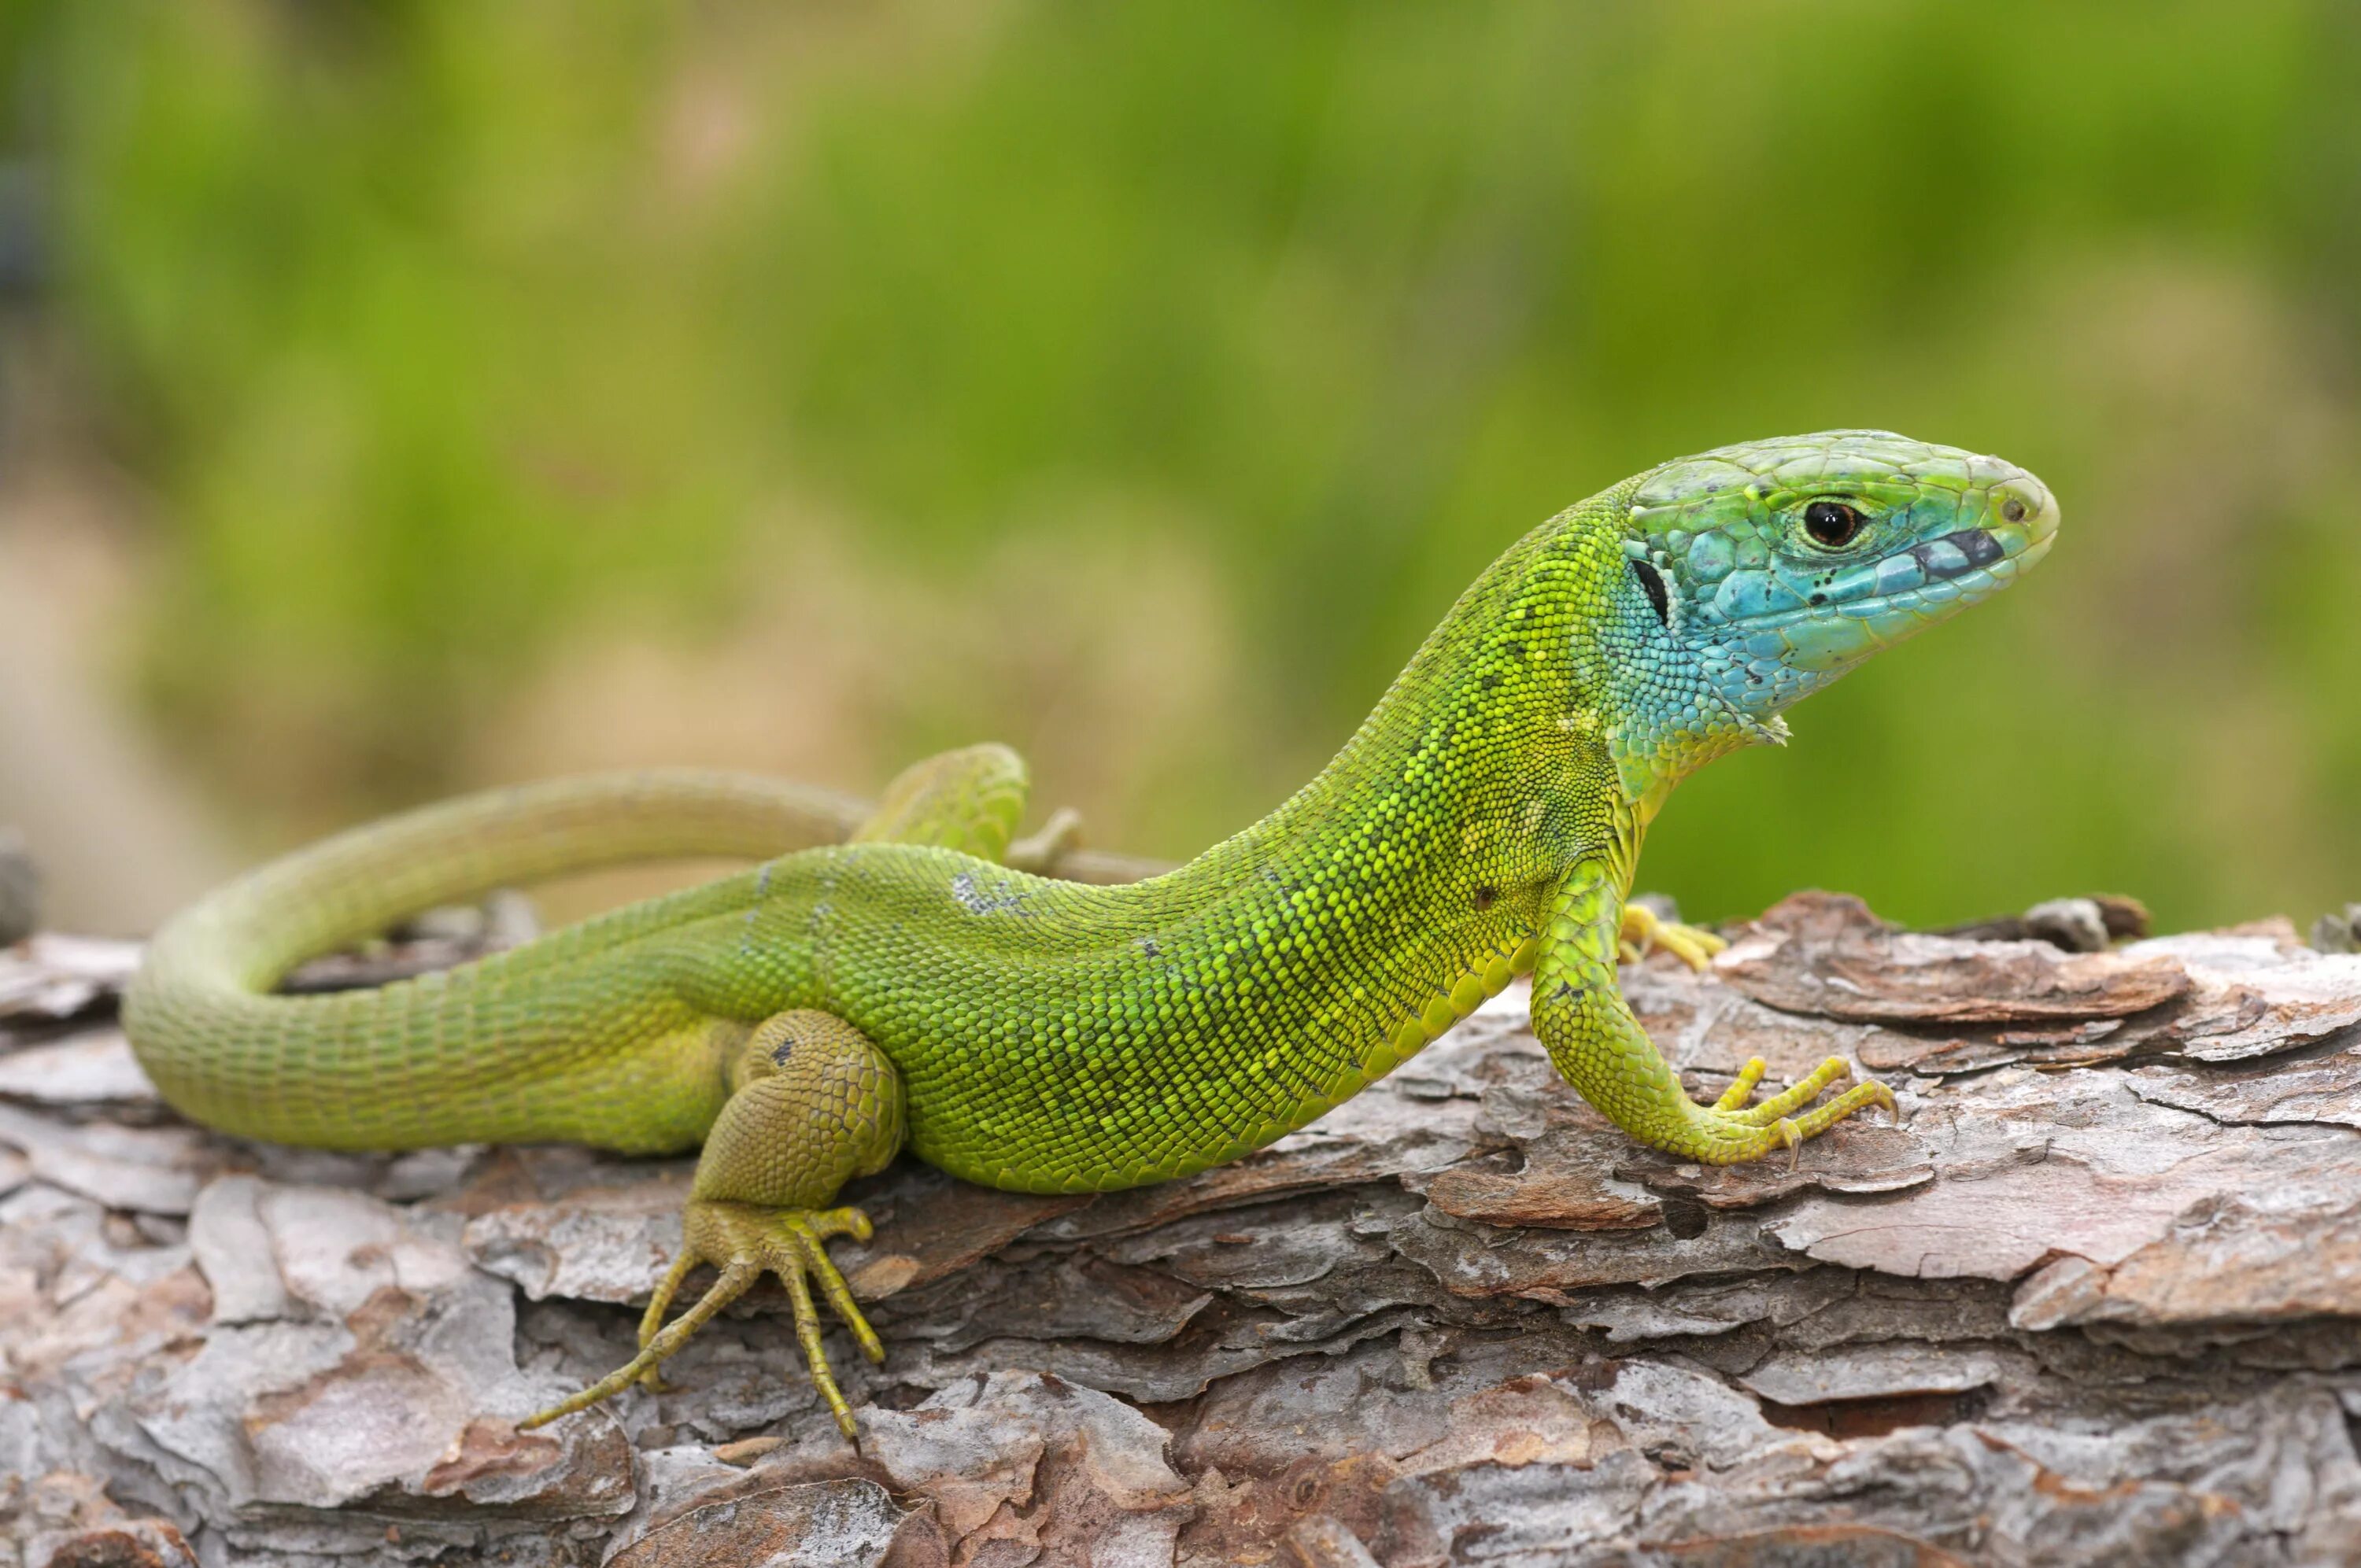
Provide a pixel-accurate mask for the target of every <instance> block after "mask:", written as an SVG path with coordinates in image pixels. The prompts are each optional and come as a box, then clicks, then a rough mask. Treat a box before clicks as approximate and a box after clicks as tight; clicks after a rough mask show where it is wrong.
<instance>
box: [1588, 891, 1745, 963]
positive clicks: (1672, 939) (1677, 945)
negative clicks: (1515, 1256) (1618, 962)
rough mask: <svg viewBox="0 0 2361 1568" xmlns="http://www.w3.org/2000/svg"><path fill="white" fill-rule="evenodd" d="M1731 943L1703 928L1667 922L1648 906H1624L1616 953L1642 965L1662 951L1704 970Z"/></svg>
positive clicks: (1626, 959)
mask: <svg viewBox="0 0 2361 1568" xmlns="http://www.w3.org/2000/svg"><path fill="white" fill-rule="evenodd" d="M1728 946H1730V944H1729V943H1728V942H1726V941H1724V940H1722V939H1721V938H1719V937H1717V936H1715V935H1714V934H1713V933H1712V932H1710V931H1708V930H1706V929H1705V928H1704V927H1701V926H1684V925H1682V924H1681V923H1680V922H1679V921H1677V920H1666V919H1664V917H1663V916H1659V915H1658V914H1657V913H1656V912H1655V911H1654V910H1653V909H1651V908H1649V907H1648V906H1647V905H1644V904H1627V905H1624V906H1623V927H1622V930H1621V931H1620V934H1619V937H1618V939H1617V943H1616V951H1617V954H1618V956H1619V957H1620V958H1621V959H1623V961H1624V962H1626V963H1638V962H1639V961H1640V960H1641V959H1643V958H1645V957H1647V956H1648V954H1650V953H1651V952H1653V951H1656V950H1657V949H1659V948H1661V949H1662V950H1664V951H1665V952H1667V953H1670V954H1672V955H1673V957H1675V958H1676V959H1680V960H1681V962H1683V963H1685V964H1686V965H1688V966H1689V968H1691V969H1693V970H1702V969H1704V968H1705V967H1706V966H1707V965H1708V964H1709V963H1711V962H1712V961H1713V955H1714V954H1716V953H1718V952H1719V951H1721V950H1722V948H1726V947H1728Z"/></svg>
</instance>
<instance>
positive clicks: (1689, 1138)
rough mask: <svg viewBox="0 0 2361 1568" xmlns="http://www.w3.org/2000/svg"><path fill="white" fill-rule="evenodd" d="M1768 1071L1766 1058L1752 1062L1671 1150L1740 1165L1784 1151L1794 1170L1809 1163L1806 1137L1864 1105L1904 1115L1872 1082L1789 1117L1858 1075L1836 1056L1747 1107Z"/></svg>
mask: <svg viewBox="0 0 2361 1568" xmlns="http://www.w3.org/2000/svg"><path fill="white" fill-rule="evenodd" d="M1767 1070H1769V1068H1768V1064H1767V1063H1765V1062H1764V1061H1763V1058H1761V1057H1755V1058H1752V1059H1751V1060H1749V1061H1748V1062H1747V1064H1746V1065H1745V1066H1744V1067H1742V1068H1741V1069H1739V1072H1738V1077H1737V1078H1736V1079H1734V1080H1731V1083H1730V1087H1729V1088H1728V1089H1726V1090H1724V1091H1722V1094H1721V1098H1720V1099H1719V1100H1716V1101H1715V1102H1713V1103H1712V1104H1710V1105H1699V1106H1696V1107H1694V1112H1695V1113H1694V1114H1693V1115H1691V1116H1689V1117H1686V1118H1685V1119H1684V1122H1683V1124H1682V1126H1681V1129H1680V1131H1679V1132H1678V1133H1677V1134H1675V1136H1674V1138H1673V1140H1672V1141H1671V1143H1670V1144H1668V1145H1667V1146H1668V1147H1669V1148H1670V1149H1671V1152H1673V1153H1674V1154H1676V1155H1681V1156H1684V1157H1687V1158H1690V1159H1695V1160H1700V1161H1703V1162H1704V1163H1705V1164H1707V1165H1737V1164H1739V1163H1741V1161H1745V1160H1750V1159H1761V1158H1762V1157H1763V1156H1764V1155H1766V1154H1769V1153H1770V1152H1771V1151H1772V1150H1773V1149H1779V1148H1784V1149H1787V1150H1789V1151H1791V1152H1792V1154H1793V1156H1794V1158H1793V1159H1792V1160H1791V1161H1790V1163H1789V1168H1791V1169H1792V1168H1794V1166H1795V1163H1796V1162H1799V1161H1801V1159H1802V1158H1803V1149H1804V1140H1805V1139H1806V1138H1810V1137H1817V1136H1818V1135H1820V1134H1822V1133H1825V1132H1827V1131H1828V1129H1829V1128H1830V1127H1833V1126H1835V1125H1836V1124H1838V1123H1839V1122H1841V1121H1843V1120H1844V1119H1845V1118H1846V1117H1847V1116H1850V1115H1851V1114H1852V1113H1854V1112H1856V1111H1858V1110H1860V1109H1861V1107H1862V1106H1864V1105H1882V1106H1883V1107H1884V1108H1885V1113H1886V1114H1887V1115H1888V1116H1898V1115H1899V1114H1900V1112H1899V1109H1898V1107H1896V1106H1895V1104H1894V1091H1892V1090H1890V1089H1888V1088H1886V1087H1885V1085H1883V1083H1880V1082H1878V1081H1877V1080H1875V1079H1872V1080H1869V1081H1868V1082H1867V1083H1857V1084H1854V1085H1853V1086H1852V1087H1851V1088H1850V1089H1848V1090H1846V1091H1844V1092H1843V1093H1842V1094H1839V1095H1838V1096H1837V1097H1836V1098H1835V1099H1834V1100H1831V1101H1829V1102H1828V1103H1827V1104H1825V1105H1812V1108H1811V1109H1810V1110H1808V1111H1806V1112H1805V1113H1803V1114H1802V1115H1800V1116H1790V1115H1789V1114H1788V1113H1789V1112H1791V1111H1794V1110H1795V1109H1796V1108H1797V1107H1799V1106H1804V1105H1811V1103H1812V1102H1813V1101H1815V1100H1817V1099H1818V1098H1819V1097H1820V1091H1822V1090H1824V1089H1826V1088H1828V1085H1830V1084H1832V1083H1835V1082H1838V1081H1839V1080H1843V1079H1847V1078H1850V1077H1851V1076H1852V1064H1851V1063H1850V1062H1848V1061H1846V1060H1845V1059H1844V1058H1842V1057H1830V1058H1828V1060H1826V1061H1824V1062H1822V1063H1821V1064H1820V1065H1819V1066H1818V1067H1817V1068H1815V1069H1812V1075H1811V1076H1810V1077H1809V1078H1806V1079H1805V1080H1803V1081H1802V1082H1800V1083H1795V1084H1791V1085H1789V1086H1788V1087H1787V1088H1785V1089H1783V1090H1781V1091H1779V1092H1778V1093H1776V1094H1773V1096H1771V1098H1770V1099H1768V1100H1765V1101H1763V1102H1762V1103H1761V1104H1759V1105H1749V1104H1747V1102H1748V1101H1749V1100H1751V1099H1752V1098H1753V1097H1754V1089H1755V1086H1756V1085H1757V1084H1759V1083H1761V1082H1762V1081H1763V1073H1764V1072H1765V1071H1767Z"/></svg>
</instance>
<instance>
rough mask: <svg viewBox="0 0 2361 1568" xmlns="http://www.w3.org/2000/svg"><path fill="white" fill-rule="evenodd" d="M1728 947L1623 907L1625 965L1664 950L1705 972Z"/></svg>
mask: <svg viewBox="0 0 2361 1568" xmlns="http://www.w3.org/2000/svg"><path fill="white" fill-rule="evenodd" d="M1728 946H1730V944H1729V943H1728V942H1726V941H1724V940H1722V938H1719V937H1717V936H1715V935H1714V934H1713V933H1712V932H1710V931H1708V930H1706V929H1705V928H1704V927H1699V926H1684V925H1681V924H1680V923H1679V922H1678V921H1675V920H1666V919H1664V917H1663V916H1659V915H1658V914H1657V913H1656V912H1655V911H1654V910H1653V909H1651V908H1649V907H1648V906H1647V905H1644V904H1627V905H1624V906H1623V928H1622V931H1621V933H1620V936H1619V938H1618V939H1617V942H1616V952H1617V955H1618V956H1619V957H1620V958H1621V959H1623V961H1624V962H1625V963H1634V964H1635V963H1638V962H1639V961H1640V960H1641V959H1643V958H1645V957H1647V955H1648V954H1649V953H1651V952H1653V951H1654V950H1655V949H1657V948H1662V949H1664V951H1665V952H1668V953H1670V954H1672V955H1673V957H1675V958H1676V959H1680V960H1681V962H1683V963H1685V964H1686V965H1688V966H1689V968H1691V969H1693V970H1702V969H1704V968H1705V967H1706V966H1707V965H1708V964H1709V963H1711V962H1712V961H1713V955H1714V954H1716V953H1718V952H1719V951H1721V950H1722V948H1726V947H1728ZM1741 1103H1742V1102H1741Z"/></svg>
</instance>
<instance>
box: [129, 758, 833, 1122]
mask: <svg viewBox="0 0 2361 1568" xmlns="http://www.w3.org/2000/svg"><path fill="white" fill-rule="evenodd" d="M870 810H871V807H870V806H869V804H868V803H867V802H865V801H862V800H857V799H854V798H852V797H851V796H848V795H836V794H834V793H831V792H829V791H827V790H821V789H814V788H810V787H807V786H804V785H798V784H788V783H785V782H782V781H779V780H774V779H767V778H762V777H758V776H754V775H751V774H739V773H707V772H695V771H687V770H667V771H651V772H646V773H609V774H594V775H591V776H588V777H582V778H571V779H556V780H552V781H549V782H547V783H543V784H525V785H521V786H518V787H515V788H511V789H500V790H491V791H487V792H485V793H482V794H479V795H466V796H462V797H461V798H459V799H456V800H453V801H447V802H445V803H443V804H441V805H436V806H427V807H424V808H423V809H421V810H417V811H413V812H411V813H408V814H407V815H404V816H401V817H392V818H390V819H389V820H387V821H384V822H381V823H377V824H373V825H371V826H368V827H365V828H355V829H353V830H352V831H349V832H346V833H344V834H341V835H339V836H337V837H335V838H332V839H326V840H324V841H323V842H321V843H319V844H316V845H314V846H313V847H311V848H309V849H306V850H299V851H297V852H296V853H294V854H291V855H289V856H287V857H286V858H284V859H282V860H280V861H274V862H272V863H271V864H269V865H266V866H263V867H261V868H260V869H259V870H257V871H255V872H250V873H249V874H247V876H245V877H242V878H240V879H238V880H237V881H236V882H233V883H229V884H227V885H226V886H225V887H223V888H222V889H220V890H219V891H218V892H215V893H214V894H211V895H209V896H208V897H206V898H204V899H203V901H201V902H199V903H198V904H196V905H192V906H191V907H190V908H189V909H187V910H185V911H183V912H182V913H181V914H180V915H178V916H174V917H173V918H172V919H171V920H170V922H168V923H167V924H166V925H165V926H164V927H163V928H162V929H161V930H160V931H159V932H158V933H157V934H156V937H155V938H154V940H153V941H151V942H150V943H149V944H148V951H147V955H146V958H145V959H144V961H143V962H142V964H141V967H140V970H139V973H138V976H137V979H136V980H134V981H133V982H132V986H131V989H130V991H129V992H128V994H127V995H126V998H125V1002H124V1021H125V1025H126V1033H127V1034H128V1035H129V1036H130V1038H131V1041H132V1044H133V1047H134V1049H135V1050H136V1051H137V1054H138V1057H139V1060H140V1063H141V1065H142V1066H143V1067H144V1068H146V1069H147V1070H148V1075H149V1076H150V1077H151V1078H153V1079H154V1080H156V1084H157V1087H158V1088H159V1090H161V1091H163V1093H164V1096H165V1098H166V1099H167V1100H169V1101H170V1102H172V1103H173V1104H174V1105H176V1106H178V1107H179V1108H181V1110H183V1111H185V1112H188V1113H192V1114H194V1115H197V1116H198V1117H199V1118H200V1119H201V1120H204V1121H208V1122H211V1123H212V1124H214V1125H216V1126H222V1127H225V1129H228V1130H232V1131H237V1132H244V1133H248V1134H251V1135H262V1136H278V1137H300V1138H301V1139H302V1141H305V1142H324V1143H335V1144H340V1145H344V1146H356V1145H359V1146H389V1144H391V1143H401V1144H410V1143H413V1142H423V1141H437V1140H434V1139H433V1138H430V1137H428V1136H426V1135H425V1134H424V1133H423V1131H422V1130H413V1129H411V1128H409V1127H407V1126H406V1125H405V1126H402V1127H401V1128H399V1129H396V1128H394V1127H393V1126H392V1125H391V1124H390V1123H389V1124H388V1125H387V1126H385V1127H383V1128H378V1125H377V1124H379V1122H380V1121H382V1120H385V1118H384V1117H383V1116H381V1115H379V1114H377V1113H375V1108H373V1107H371V1106H369V1105H368V1104H367V1102H366V1092H367V1091H366V1089H365V1088H364V1083H365V1081H366V1080H367V1079H368V1076H369V1075H368V1073H367V1071H366V1070H357V1069H363V1068H364V1063H365V1062H366V1061H367V1060H368V1058H377V1057H387V1058H389V1061H390V1058H391V1057H392V1056H393V1055H394V1054H395V1053H393V1052H392V1051H391V1050H390V1047H393V1046H395V1045H397V1044H399V1042H398V1041H396V1040H394V1039H393V1038H391V1037H390V1036H389V1035H388V1033H387V1031H388V1030H389V1028H392V1027H397V1025H395V1020H396V1019H397V1018H400V1017H405V1016H406V1017H408V1018H409V1019H410V1020H411V1021H412V1023H413V1024H414V1025H416V1026H420V1027H426V1028H433V1027H434V1025H433V1021H432V1019H431V1018H430V1017H428V1016H426V1014H427V1013H433V1012H440V1011H443V1010H444V1008H445V1007H446V1006H450V1005H464V1004H466V993H467V992H473V991H475V990H476V989H477V988H476V987H474V986H472V985H471V984H469V983H467V980H468V979H470V978H472V977H467V976H466V974H465V971H454V972H453V973H452V974H451V975H450V976H448V977H436V983H434V984H433V985H430V986H427V987H424V988H421V987H419V986H417V985H416V984H415V983H414V982H411V983H404V984H401V985H397V986H394V987H389V988H387V989H386V990H385V991H381V992H350V993H345V994H343V995H337V996H322V997H301V998H298V997H280V996H272V995H270V994H269V992H270V991H271V990H272V988H273V987H275V986H276V985H277V984H278V983H279V981H280V980H281V979H283V978H284V977H285V976H286V974H287V973H288V971H289V970H292V969H293V968H294V967H295V966H296V965H298V964H301V963H302V962H303V961H304V960H306V959H313V958H317V957H319V956H321V955H322V954H324V953H331V952H335V951H338V950H340V949H342V948H348V947H350V946H351V945H352V944H354V943H356V942H358V941H361V940H363V939H365V938H369V937H373V936H376V935H378V934H379V933H381V932H382V931H384V930H385V929H386V928H387V927H389V926H390V925H391V924H392V923H394V922H395V921H397V920H400V919H401V918H402V917H403V916H409V915H414V914H417V913H418V912H419V911H421V910H424V909H430V908H433V907H434V906H436V905H443V904H448V903H451V902H454V901H456V900H460V899H465V898H468V897H472V896H474V895H477V894H483V893H486V892H489V891H490V890H491V889H494V888H498V887H506V886H514V885H518V884H520V883H532V882H535V881H539V880H542V879H544V878H547V877H550V876H553V875H558V874H562V873H566V872H577V871H588V870H593V869H596V868H598V867H602V866H611V865H618V864H622V863H625V862H629V861H649V860H664V859H680V858H689V857H703V856H714V857H721V856H728V857H731V858H746V859H758V860H759V859H769V858H771V857H773V856H776V855H781V854H785V853H787V852H789V851H791V850H799V849H807V848H810V847H812V846H814V845H818V844H831V843H838V842H841V841H842V840H843V839H846V838H847V837H849V836H850V835H851V832H852V831H853V829H854V828H857V827H858V826H859V825H860V824H861V823H862V821H863V820H864V819H865V818H866V817H868V815H869V813H870ZM476 967H480V966H476ZM445 978H447V979H448V981H450V982H451V983H450V984H448V985H445V984H444V983H442V981H444V980H445ZM412 992H418V994H415V995H412V994H411V993H412ZM430 1002H432V1003H434V1005H433V1006H431V1007H428V1006H426V1004H427V1003H430ZM422 1009H423V1011H422ZM435 1032H436V1033H437V1034H438V1035H439V1034H440V1031H439V1030H436V1031H435ZM289 1055H295V1056H301V1057H304V1058H310V1059H313V1060H314V1061H318V1060H320V1059H322V1058H334V1059H335V1060H338V1061H341V1062H345V1063H346V1064H347V1069H348V1070H355V1076H354V1080H353V1087H354V1088H355V1090H356V1091H357V1093H356V1094H355V1095H354V1096H352V1097H349V1098H347V1097H344V1096H339V1097H337V1098H339V1099H340V1100H342V1101H343V1103H342V1104H341V1105H339V1106H338V1107H336V1108H335V1110H334V1111H333V1112H330V1108H329V1107H327V1106H325V1105H321V1106H305V1107H301V1108H298V1107H295V1106H291V1105H290V1104H288V1103H287V1102H286V1100H285V1096H284V1094H283V1093H281V1092H280V1089H282V1088H283V1084H281V1083H280V1078H281V1076H282V1073H283V1070H284V1067H285V1058H287V1057H288V1056H289ZM314 1113H329V1114H330V1116H331V1117H332V1118H333V1119H334V1120H335V1121H336V1122H339V1123H341V1124H342V1125H341V1126H340V1127H330V1126H324V1125H320V1124H318V1123H320V1122H321V1121H322V1120H323V1118H322V1117H321V1116H320V1115H317V1114H314ZM372 1129H375V1130H374V1131H373V1130H372Z"/></svg>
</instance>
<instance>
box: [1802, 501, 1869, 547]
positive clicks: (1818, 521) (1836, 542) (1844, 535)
mask: <svg viewBox="0 0 2361 1568" xmlns="http://www.w3.org/2000/svg"><path fill="white" fill-rule="evenodd" d="M1863 521H1865V520H1864V519H1863V518H1862V517H1861V513H1860V512H1858V511H1856V510H1853V509H1852V508H1851V507H1849V506H1847V505H1845V504H1844V502H1842V501H1814V502H1813V503H1812V504H1811V505H1810V506H1807V507H1806V508H1805V509H1804V532H1806V533H1808V534H1810V535H1811V536H1812V538H1813V540H1814V542H1815V543H1820V544H1825V545H1827V546H1828V548H1829V549H1831V550H1834V549H1837V548H1839V546H1842V545H1846V544H1850V543H1852V541H1853V537H1854V535H1856V534H1858V533H1859V532H1861V523H1862V522H1863Z"/></svg>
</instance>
